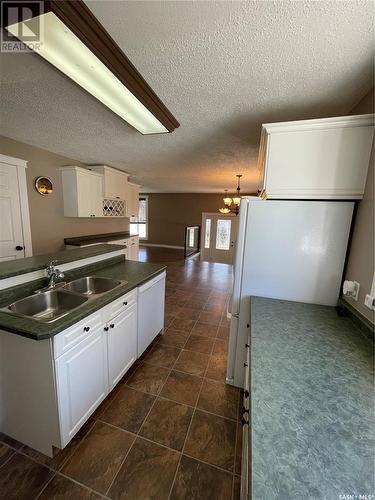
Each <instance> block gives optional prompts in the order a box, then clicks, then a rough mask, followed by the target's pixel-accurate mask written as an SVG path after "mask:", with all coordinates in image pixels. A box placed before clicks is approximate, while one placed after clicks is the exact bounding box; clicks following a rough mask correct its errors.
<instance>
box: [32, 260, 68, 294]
mask: <svg viewBox="0 0 375 500" xmlns="http://www.w3.org/2000/svg"><path fill="white" fill-rule="evenodd" d="M56 264H57V260H52V261H51V262H50V263H49V264H48V266H47V267H46V273H47V278H48V284H47V286H45V287H44V288H40V289H39V290H36V292H35V293H41V292H47V291H49V290H53V289H55V288H56V287H60V286H63V285H65V282H63V281H61V282H60V283H56V281H57V280H58V279H62V278H63V277H64V273H62V272H61V271H60V270H59V269H56V268H55V265H56Z"/></svg>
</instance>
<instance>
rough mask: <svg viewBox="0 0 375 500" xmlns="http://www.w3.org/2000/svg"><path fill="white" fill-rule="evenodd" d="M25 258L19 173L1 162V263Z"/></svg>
mask: <svg viewBox="0 0 375 500" xmlns="http://www.w3.org/2000/svg"><path fill="white" fill-rule="evenodd" d="M23 257H25V245H24V238H23V230H22V218H21V206H20V193H19V184H18V172H17V168H16V167H15V166H14V165H8V164H6V163H3V162H0V261H5V260H14V259H22V258H23Z"/></svg>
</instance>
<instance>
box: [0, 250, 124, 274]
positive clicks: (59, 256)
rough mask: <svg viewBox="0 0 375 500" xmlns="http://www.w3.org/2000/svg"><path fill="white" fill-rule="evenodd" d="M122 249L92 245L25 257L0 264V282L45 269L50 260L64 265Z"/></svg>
mask: <svg viewBox="0 0 375 500" xmlns="http://www.w3.org/2000/svg"><path fill="white" fill-rule="evenodd" d="M124 248H125V247H124V246H122V245H94V246H91V247H87V248H77V249H75V248H73V249H72V250H62V251H61V252H57V253H52V254H46V255H35V256H34V257H26V258H25V259H17V260H8V261H5V262H0V280H2V279H5V278H10V277H11V276H19V275H20V274H25V273H31V272H32V271H38V270H39V269H43V268H45V267H46V266H47V264H48V263H49V262H51V261H52V260H57V261H58V264H66V263H67V262H73V261H75V260H81V259H87V258H89V257H95V256H96V255H101V254H103V253H108V252H115V251H116V250H123V249H124Z"/></svg>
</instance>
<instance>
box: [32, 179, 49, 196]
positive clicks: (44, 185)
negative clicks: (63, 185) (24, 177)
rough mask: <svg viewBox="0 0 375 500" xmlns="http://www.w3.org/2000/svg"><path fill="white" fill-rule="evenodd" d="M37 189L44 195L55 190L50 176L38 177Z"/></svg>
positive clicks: (36, 180)
mask: <svg viewBox="0 0 375 500" xmlns="http://www.w3.org/2000/svg"><path fill="white" fill-rule="evenodd" d="M35 189H36V190H37V191H38V193H39V194H41V195H42V196H48V195H49V194H51V193H52V191H53V186H52V182H51V181H50V180H49V179H48V177H37V178H36V179H35Z"/></svg>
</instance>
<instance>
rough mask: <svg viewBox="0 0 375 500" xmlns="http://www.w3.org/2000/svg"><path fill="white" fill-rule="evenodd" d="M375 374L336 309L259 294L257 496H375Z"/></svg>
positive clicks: (369, 354) (255, 330)
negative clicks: (268, 297)
mask: <svg viewBox="0 0 375 500" xmlns="http://www.w3.org/2000/svg"><path fill="white" fill-rule="evenodd" d="M373 377H374V351H373V344H372V343H371V342H370V340H369V339H368V338H366V337H365V336H363V334H362V333H361V332H360V330H359V329H357V327H356V326H355V325H354V323H353V322H352V321H351V320H350V319H349V318H347V317H340V316H338V314H337V312H336V310H335V308H333V307H326V306H318V305H312V304H303V303H298V302H288V301H282V300H273V299H265V298H259V297H252V298H251V385H250V387H251V441H250V444H251V446H252V498H253V500H266V499H267V500H275V499H278V500H284V499H285V500H291V499H298V500H300V499H325V500H339V498H340V495H354V496H353V497H352V498H353V500H358V499H359V498H360V496H359V495H374V493H375V482H374V456H375V453H374V449H375V448H374V445H375V436H374V423H375V414H374V405H375V397H374V385H373V384H374V379H373ZM355 495H357V496H355ZM348 498H349V497H348ZM368 498H374V497H368Z"/></svg>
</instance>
